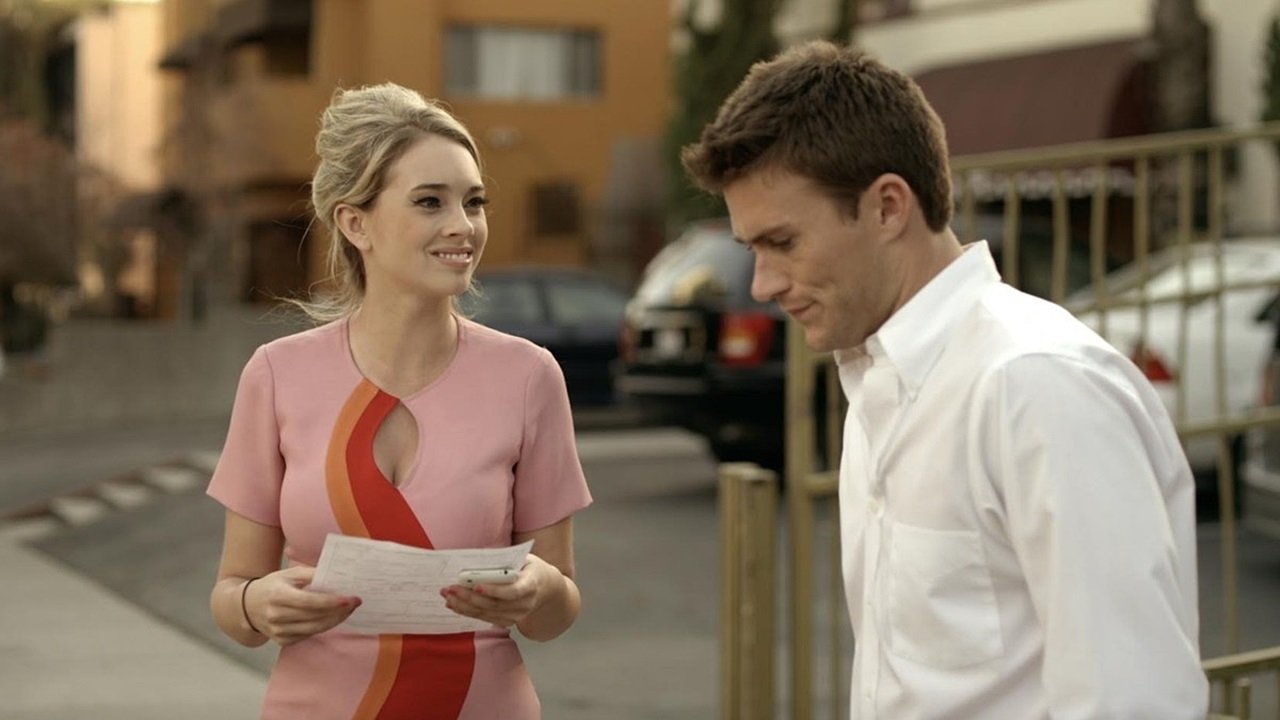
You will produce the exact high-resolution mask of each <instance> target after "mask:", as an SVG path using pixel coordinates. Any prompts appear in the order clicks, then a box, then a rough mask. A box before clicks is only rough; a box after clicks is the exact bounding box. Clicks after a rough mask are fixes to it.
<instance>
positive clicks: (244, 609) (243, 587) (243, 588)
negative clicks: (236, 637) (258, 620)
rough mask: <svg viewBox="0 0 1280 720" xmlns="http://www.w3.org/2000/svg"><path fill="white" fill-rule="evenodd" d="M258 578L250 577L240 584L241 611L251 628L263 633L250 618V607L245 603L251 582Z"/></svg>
mask: <svg viewBox="0 0 1280 720" xmlns="http://www.w3.org/2000/svg"><path fill="white" fill-rule="evenodd" d="M257 579H259V578H249V579H248V580H246V581H245V583H244V585H241V586H240V612H241V613H242V614H244V621H245V622H246V623H248V624H249V629H250V630H252V631H254V632H256V633H258V634H259V635H261V634H262V631H261V630H259V629H258V628H256V627H254V626H253V621H252V620H250V619H249V607H248V606H247V605H245V601H244V597H245V595H248V594H249V584H250V583H252V582H253V581H254V580H257Z"/></svg>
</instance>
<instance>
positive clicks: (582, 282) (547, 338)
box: [462, 267, 628, 407]
mask: <svg viewBox="0 0 1280 720" xmlns="http://www.w3.org/2000/svg"><path fill="white" fill-rule="evenodd" d="M476 284H477V285H478V286H479V292H478V293H468V294H467V295H465V296H464V297H463V298H462V310H463V312H464V313H466V314H467V315H468V316H469V317H471V318H474V319H475V320H476V322H479V323H481V324H484V325H487V326H489V327H491V328H493V329H495V330H500V331H502V332H505V333H510V334H512V335H517V336H519V337H522V338H526V339H528V340H530V341H532V342H534V343H536V344H538V345H541V346H543V347H545V348H547V349H548V350H550V351H551V353H552V354H553V355H555V357H556V360H558V361H559V362H560V367H561V369H562V370H564V376H565V384H566V385H568V388H569V401H570V402H571V403H572V404H573V406H574V407H586V406H603V405H611V404H613V402H614V391H613V376H612V374H611V366H612V365H613V364H614V362H616V361H617V359H618V335H619V332H620V330H621V327H622V316H623V308H624V306H625V305H626V302H627V298H628V294H627V293H626V291H624V290H623V289H622V288H620V287H618V286H617V285H615V284H613V283H612V282H610V281H609V280H608V279H606V278H604V277H602V276H600V275H597V274H595V273H591V272H588V271H585V270H578V269H571V268H553V267H511V268H498V269H494V270H488V271H481V272H479V273H477V274H476Z"/></svg>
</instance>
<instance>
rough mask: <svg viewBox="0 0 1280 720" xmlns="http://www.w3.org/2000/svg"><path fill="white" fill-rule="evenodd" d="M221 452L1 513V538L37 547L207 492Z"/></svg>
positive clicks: (123, 475) (140, 470) (167, 463)
mask: <svg viewBox="0 0 1280 720" xmlns="http://www.w3.org/2000/svg"><path fill="white" fill-rule="evenodd" d="M217 462H218V453H216V452H193V453H188V454H187V455H184V456H180V457H177V458H172V459H170V460H165V461H161V462H158V463H155V464H152V465H147V466H145V467H142V468H138V469H135V470H130V471H127V472H123V473H120V474H117V475H112V476H108V477H106V478H102V479H100V480H95V481H93V482H90V483H87V484H85V485H82V486H80V487H78V488H75V489H73V490H70V491H67V492H63V493H60V494H58V495H55V496H53V497H50V498H46V499H44V500H40V501H38V502H36V503H33V504H31V505H27V506H25V507H20V508H18V509H16V510H11V511H8V512H5V513H0V540H11V541H16V542H19V543H31V542H36V541H39V540H43V539H45V538H47V537H50V536H52V535H54V534H55V533H57V532H58V531H59V530H63V529H68V528H76V527H83V526H85V525H90V524H92V523H94V522H97V521H98V520H100V519H102V518H104V517H106V516H107V515H110V514H112V513H115V512H123V511H127V510H133V509H136V508H139V507H142V506H144V505H146V504H147V503H149V502H151V501H153V500H155V499H156V498H158V497H161V496H164V495H178V494H181V493H186V492H191V491H193V490H196V489H198V488H201V487H203V486H204V484H206V483H207V482H208V479H209V476H210V475H212V474H213V468H214V467H215V466H216V465H217Z"/></svg>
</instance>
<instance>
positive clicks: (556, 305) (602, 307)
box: [546, 279, 627, 325]
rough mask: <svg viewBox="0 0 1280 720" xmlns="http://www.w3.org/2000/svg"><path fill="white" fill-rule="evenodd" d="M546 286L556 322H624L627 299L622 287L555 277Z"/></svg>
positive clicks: (548, 303) (585, 323)
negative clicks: (620, 288) (621, 289)
mask: <svg viewBox="0 0 1280 720" xmlns="http://www.w3.org/2000/svg"><path fill="white" fill-rule="evenodd" d="M546 289H547V306H548V308H549V309H550V311H551V317H552V318H554V319H555V321H556V323H557V324H561V325H587V324H592V323H618V324H621V322H622V313H623V308H624V306H625V305H626V303H627V298H626V296H624V295H623V294H622V293H621V291H619V290H615V289H614V288H611V287H609V286H607V285H597V284H593V283H585V282H580V281H574V280H567V281H566V280H555V279H549V280H548V281H547V285H546Z"/></svg>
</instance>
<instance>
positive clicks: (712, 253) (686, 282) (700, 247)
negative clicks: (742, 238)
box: [636, 229, 752, 305]
mask: <svg viewBox="0 0 1280 720" xmlns="http://www.w3.org/2000/svg"><path fill="white" fill-rule="evenodd" d="M751 267H752V255H751V253H750V251H748V250H747V249H746V248H744V247H742V246H741V245H739V244H738V243H735V242H734V241H733V237H732V235H730V233H729V231H728V230H727V229H700V230H691V231H689V232H687V233H686V234H685V235H683V236H682V237H681V238H680V239H678V240H676V241H675V242H673V243H672V244H670V245H668V246H667V247H665V248H663V249H662V251H661V252H659V253H658V255H657V256H655V257H654V259H653V260H652V261H651V262H650V263H649V266H648V268H646V270H645V274H644V277H643V278H641V280H640V287H639V288H637V289H636V298H637V299H638V300H640V301H641V302H643V303H646V304H659V303H670V304H674V305H689V304H694V303H696V302H697V301H699V300H704V301H705V300H712V299H715V298H726V297H727V298H733V299H742V298H748V297H750V293H751Z"/></svg>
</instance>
